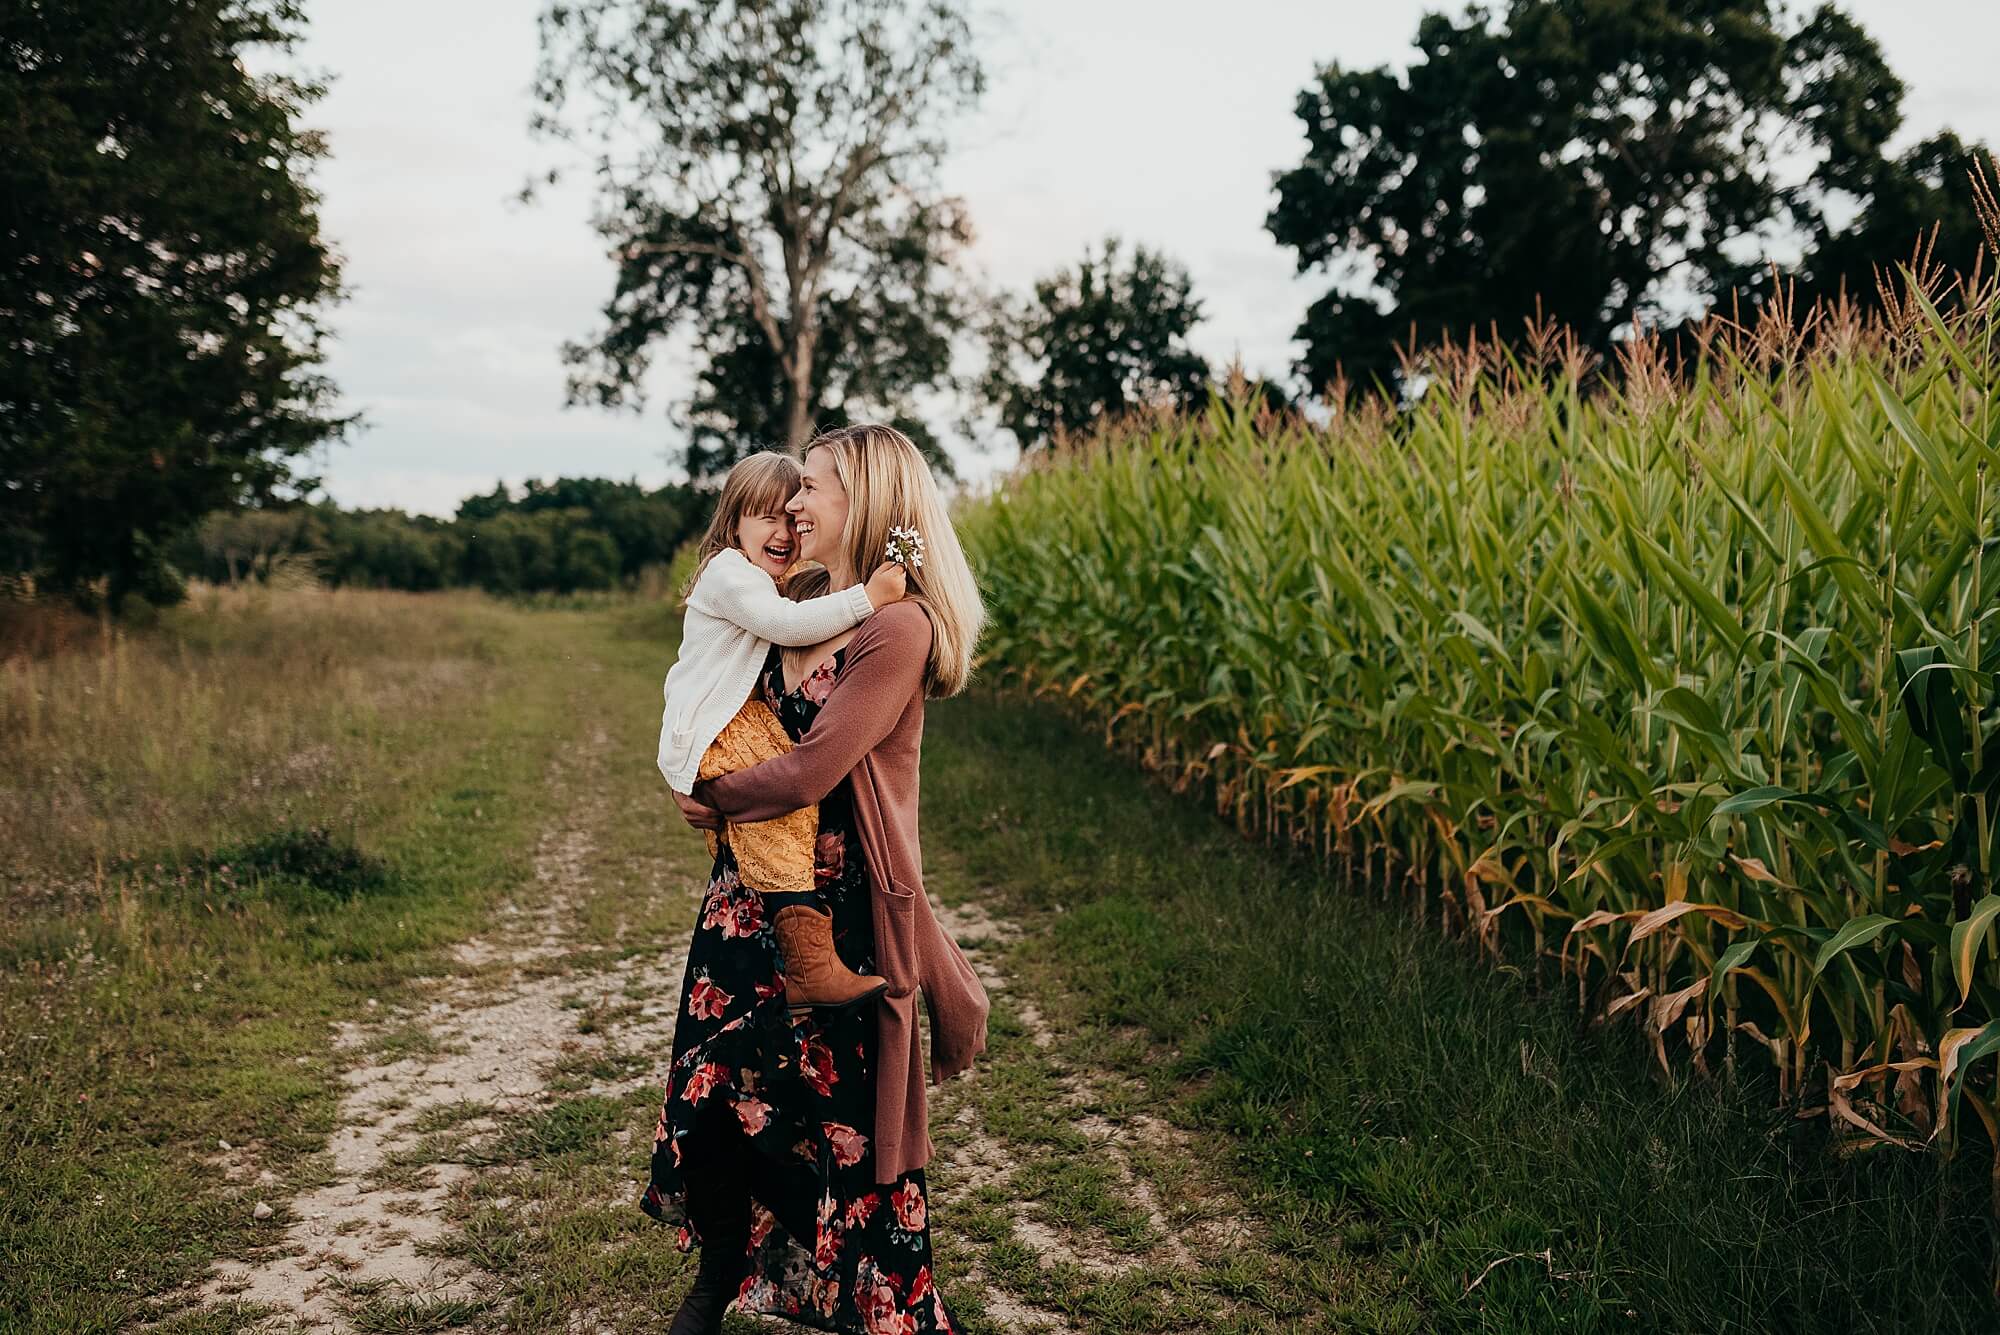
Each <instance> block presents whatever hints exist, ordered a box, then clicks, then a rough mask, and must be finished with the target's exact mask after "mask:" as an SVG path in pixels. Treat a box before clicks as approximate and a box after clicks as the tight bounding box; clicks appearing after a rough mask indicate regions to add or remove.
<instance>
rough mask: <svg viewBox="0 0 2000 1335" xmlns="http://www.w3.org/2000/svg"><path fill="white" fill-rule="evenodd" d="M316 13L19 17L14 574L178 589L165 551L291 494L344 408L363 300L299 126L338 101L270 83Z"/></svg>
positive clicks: (128, 6) (165, 593)
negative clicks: (346, 347) (355, 307)
mask: <svg viewBox="0 0 2000 1335" xmlns="http://www.w3.org/2000/svg"><path fill="white" fill-rule="evenodd" d="M301 22H302V19H301V11H300V7H299V5H298V4H297V3H296V0H129V2H128V3H123V4H119V5H113V6H108V7H107V6H104V5H101V4H91V3H85V2H84V0H42V3H37V4H32V5H9V6H7V7H6V8H5V9H4V10H0V126H4V127H5V130H4V133H5V137H6V139H7V141H8V146H7V151H6V152H5V153H4V154H0V560H4V561H5V562H6V563H7V566H8V567H9V568H10V569H11V570H13V571H15V572H24V573H27V574H30V575H31V576H32V577H33V578H34V579H35V580H36V582H37V584H38V585H39V586H40V587H41V588H43V589H44V590H48V591H61V592H66V593H70V594H72V595H75V596H78V597H79V598H82V599H84V600H86V601H87V600H88V599H89V598H90V597H91V590H92V588H93V586H94V584H95V582H96V581H97V580H99V579H103V580H104V581H105V590H106V595H107V597H108V600H109V602H110V603H111V604H112V605H113V607H114V608H115V607H116V606H118V605H119V604H120V603H122V601H123V600H124V598H125V597H126V596H127V595H128V594H131V593H135V592H136V593H139V594H142V595H144V596H146V597H148V598H153V599H157V600H166V599H171V598H173V597H175V596H177V595H178V581H177V578H176V577H175V576H174V574H173V572H172V571H171V569H170V568H169V567H168V566H167V564H166V561H165V558H164V553H165V550H166V548H167V545H168V544H169V543H170V542H171V541H172V540H173V538H174V537H175V535H176V534H178V533H180V532H182V531H184V530H186V529H188V528H189V527H191V526H192V525H193V524H194V523H195V522H196V521H197V520H199V519H200V517H201V516H202V515H204V514H206V513H207V512H208V511H210V510H212V509H215V508H218V507H222V506H226V505H231V504H236V503H241V502H244V501H257V500H261V499H264V498H268V497H270V496H272V495H273V494H274V493H276V492H277V491H278V490H279V489H280V488H283V487H284V486H285V484H286V483H288V482H291V481H294V479H293V477H292V472H291V461H293V460H294V459H296V458H298V456H300V455H301V454H303V453H304V452H305V451H307V450H308V449H310V448H311V447H313V446H315V445H318V444H320V443H322V442H324V441H327V440H329V439H331V438H334V437H337V436H339V435H341V434H343V433H344V431H345V430H346V429H347V427H348V426H349V425H351V423H352V422H353V421H354V420H355V419H354V418H352V417H337V416H332V415H330V414H329V411H328V409H329V407H330V405H331V403H332V400H333V397H334V392H333V387H332V386H331V385H330V384H329V383H328V382H327V380H326V379H325V378H324V377H322V376H320V375H318V374H316V373H314V372H313V371H312V368H313V367H315V366H316V365H318V364H319V363H320V362H321V361H322V353H321V346H322V340H323V338H324V330H323V328H322V326H321V324H320V317H319V309H320V307H321V306H323V305H325V304H327V303H330V302H332V301H334V300H336V299H338V297H339V296H340V295H341V293H340V288H339V266H338V263H337V262H336V260H335V259H334V257H333V256H332V255H331V254H330V253H329V251H328V249H327V246H326V244H325V243H324V242H323V241H322V240H321V238H320V234H319V218H318V214H317V211H316V206H317V203H318V199H317V196H316V195H315V194H314V193H313V192H312V191H311V190H309V189H308V188H307V187H306V184H305V175H306V172H307V170H308V168H309V167H310V166H311V164H312V163H313V162H314V161H315V160H316V159H318V158H319V157H321V156H322V155H323V154H324V152H325V145H324V143H323V142H322V140H321V137H320V136H319V135H318V134H317V133H314V132H312V131H308V130H302V129H300V128H298V127H297V125H296V124H295V120H296V118H297V117H298V116H299V114H300V113H301V112H302V111H303V109H304V108H305V107H306V106H307V105H308V104H310V103H311V102H312V101H314V100H315V99H317V98H318V97H319V96H321V94H322V93H323V92H324V85H322V84H319V83H314V82H306V81H301V80H298V79H294V78H290V77H285V76H276V75H274V76H267V77H262V78H253V77H252V76H251V75H250V74H249V73H248V72H247V71H246V70H245V68H244V66H243V63H242V60H241V56H242V53H244V52H245V51H246V50H249V49H251V48H255V47H266V46H268V47H276V48H279V49H281V50H289V49H290V48H291V47H292V46H293V44H294V43H295V42H296V41H297V40H298V37H299V33H300V25H301Z"/></svg>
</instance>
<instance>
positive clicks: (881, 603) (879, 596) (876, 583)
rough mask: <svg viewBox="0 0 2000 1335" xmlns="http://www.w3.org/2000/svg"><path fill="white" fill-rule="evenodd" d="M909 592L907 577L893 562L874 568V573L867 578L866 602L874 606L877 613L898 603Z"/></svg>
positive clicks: (901, 568)
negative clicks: (891, 604)
mask: <svg viewBox="0 0 2000 1335" xmlns="http://www.w3.org/2000/svg"><path fill="white" fill-rule="evenodd" d="M909 591H910V579H909V576H908V575H906V574H904V573H903V567H901V566H899V565H897V564H896V563H895V562H894V561H885V562H883V563H882V564H881V565H879V566H876V567H875V573H874V574H872V575H870V576H869V577H868V601H869V602H870V603H872V604H874V606H875V608H876V610H877V611H880V610H881V609H882V608H884V607H887V606H888V605H889V604H890V603H893V602H897V601H899V600H900V599H901V598H902V596H903V595H904V594H906V593H908V592H909Z"/></svg>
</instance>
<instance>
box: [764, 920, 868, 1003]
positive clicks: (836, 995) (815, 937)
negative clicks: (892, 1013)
mask: <svg viewBox="0 0 2000 1335" xmlns="http://www.w3.org/2000/svg"><path fill="white" fill-rule="evenodd" d="M771 925H772V927H774V928H775V929H776V930H777V933H778V949H779V951H781V952H782V953H783V954H784V957H785V1004H786V1005H787V1006H789V1007H792V1008H793V1009H795V1010H799V1009H804V1008H806V1007H809V1006H852V1005H854V1004H855V1003H856V1002H861V1001H866V1000H868V998H870V997H873V996H879V995H880V994H881V993H883V992H887V991H888V990H889V982H888V980H887V979H885V978H878V977H876V976H875V975H874V974H872V973H868V974H861V973H855V972H854V971H853V970H852V969H850V968H848V967H847V966H846V965H845V964H842V963H841V962H840V956H839V955H836V954H835V953H834V950H833V915H832V914H831V913H821V912H819V911H818V910H817V909H813V908H809V907H807V906H806V905H804V904H788V905H786V906H785V907H784V908H781V909H779V910H778V912H777V916H776V917H774V918H773V919H772V920H771Z"/></svg>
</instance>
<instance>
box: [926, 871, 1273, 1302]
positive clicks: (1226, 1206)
mask: <svg viewBox="0 0 2000 1335" xmlns="http://www.w3.org/2000/svg"><path fill="white" fill-rule="evenodd" d="M933 906H934V908H935V909H936V912H937V915H938V919H939V921H940V922H941V923H942V924H943V926H944V928H945V930H946V931H948V932H949V933H951V935H952V937H953V939H955V940H957V941H958V942H959V943H960V945H961V946H962V947H963V948H964V950H965V953H966V957H967V958H968V959H969V960H970V961H971V962H972V966H973V969H974V970H975V971H976V972H977V973H978V974H979V977H980V980H981V981H982V982H983V983H984V984H985V985H986V988H987V991H988V993H989V995H991V996H992V997H993V999H994V1004H995V1006H996V1008H997V1007H1006V1008H1008V1009H1010V1010H1011V1011H1012V1013H1013V1015H1014V1016H1015V1017H1016V1018H1017V1019H1018V1020H1019V1022H1020V1023H1021V1025H1022V1027H1023V1028H1024V1029H1025V1030H1026V1031H1027V1036H1028V1038H1029V1040H1030V1041H1031V1042H1032V1043H1033V1044H1034V1045H1035V1047H1036V1048H1037V1049H1040V1050H1041V1051H1042V1052H1043V1053H1050V1052H1052V1051H1053V1052H1057V1053H1059V1052H1060V1049H1061V1047H1062V1045H1063V1039H1064V1037H1065V1036H1064V1035H1063V1034H1062V1032H1061V1031H1060V1030H1058V1029H1057V1027H1056V1026H1054V1025H1053V1024H1051V1023H1050V1022H1049V1021H1048V1020H1047V1019H1045V1018H1044V1016H1043V1014H1042V1011H1041V1008H1040V1007H1039V1006H1038V1005H1037V1004H1036V1001H1035V999H1034V998H1032V997H1030V996H1027V995H1025V994H1024V993H1023V990H1022V989H1021V988H1020V987H1018V986H1017V984H1016V980H1014V979H1013V978H1012V977H1010V976H1009V975H1008V974H1007V973H1006V972H1005V971H1004V969H1003V967H1002V960H1001V958H1000V957H1001V956H1003V955H1004V954H1005V951H1006V949H1007V947H1008V946H1009V945H1011V944H1012V943H1013V942H1015V941H1017V940H1019V939H1020V937H1021V928H1020V927H1019V926H1018V925H1017V924H1015V923H1014V922H1012V921H1010V920H1008V919H1007V918H1004V917H1001V916H999V915H997V914H995V913H994V912H993V911H992V909H991V908H990V907H989V906H988V905H987V904H985V903H982V902H981V901H979V900H976V899H975V900H968V901H966V902H964V903H960V904H957V905H953V906H949V907H947V906H942V905H938V904H937V903H936V901H935V899H934V900H933ZM1055 1060H1057V1061H1058V1062H1059V1063H1061V1062H1062V1059H1061V1057H1060V1056H1057V1057H1056V1058H1055ZM979 1078H980V1063H978V1062H975V1063H974V1065H973V1068H972V1071H971V1072H970V1073H968V1074H967V1075H965V1076H962V1077H960V1078H959V1079H958V1080H956V1081H954V1082H953V1083H952V1084H951V1085H948V1086H946V1087H945V1088H944V1090H943V1091H941V1096H940V1099H939V1104H940V1106H939V1108H938V1113H939V1114H942V1115H943V1116H944V1117H945V1118H946V1119H948V1120H949V1122H950V1123H952V1124H953V1126H954V1128H955V1129H957V1130H959V1131H961V1132H962V1133H963V1134H960V1135H956V1136H954V1137H952V1142H953V1143H952V1145H951V1147H950V1148H949V1149H946V1150H943V1151H941V1152H940V1153H939V1155H938V1160H939V1162H938V1163H937V1165H936V1166H935V1167H934V1169H933V1173H934V1174H935V1185H934V1186H933V1190H935V1191H937V1193H938V1196H939V1201H940V1204H941V1205H943V1206H944V1209H943V1211H941V1213H940V1220H941V1221H942V1222H943V1223H944V1224H945V1225H946V1226H949V1223H950V1220H951V1216H952V1213H953V1206H954V1205H962V1204H965V1203H967V1201H968V1199H969V1197H970V1196H971V1195H972V1193H973V1192H974V1191H976V1190H977V1189H978V1188H979V1187H981V1186H983V1185H991V1184H996V1183H998V1184H1004V1185H1005V1186H1007V1187H1014V1188H1019V1187H1022V1186H1025V1185H1026V1184H1025V1183H1024V1182H1023V1179H1022V1175H1023V1174H1026V1173H1029V1172H1032V1171H1033V1165H1034V1163H1035V1161H1036V1159H1037V1157H1038V1156H1037V1154H1036V1153H1035V1152H1034V1151H1033V1150H1032V1149H1030V1148H1027V1147H1021V1146H1016V1145H1013V1144H1011V1143H1009V1142H1008V1141H1007V1140H1006V1139H1005V1138H1004V1137H1001V1136H996V1135H994V1134H993V1133H992V1132H991V1130H990V1129H989V1128H988V1127H987V1125H986V1123H985V1119H984V1117H983V1116H982V1115H981V1112H980V1106H979V1100H978V1092H977V1084H978V1081H979ZM1058 1088H1059V1090H1060V1098H1061V1101H1062V1104H1063V1106H1064V1108H1065V1109H1067V1110H1069V1116H1068V1117H1067V1119H1066V1124H1067V1125H1068V1126H1070V1127H1071V1128H1073V1129H1074V1130H1075V1131H1076V1132H1078V1133H1079V1134H1080V1135H1081V1136H1082V1137H1083V1139H1084V1141H1085V1144H1086V1146H1087V1148H1086V1150H1085V1151H1084V1153H1085V1154H1086V1155H1087V1156H1089V1157H1090V1158H1091V1159H1093V1160H1094V1161H1096V1162H1097V1163H1099V1164H1101V1165H1104V1166H1106V1167H1108V1168H1109V1169H1110V1170H1111V1173H1112V1175H1113V1177H1114V1179H1115V1181H1116V1183H1117V1189H1118V1190H1119V1192H1120V1193H1122V1197H1123V1199H1124V1201H1125V1202H1126V1203H1127V1204H1128V1205H1130V1206H1131V1207H1133V1208H1135V1209H1136V1210H1138V1211H1139V1212H1140V1213H1141V1214H1142V1215H1143V1216H1144V1218H1145V1221H1146V1224H1147V1226H1148V1227H1147V1230H1146V1237H1147V1240H1146V1243H1145V1245H1143V1246H1125V1247H1121V1246H1120V1245H1119V1244H1117V1243H1116V1242H1114V1241H1113V1240H1111V1239H1110V1238H1108V1237H1106V1236H1105V1235H1104V1234H1102V1233H1101V1232H1099V1231H1097V1230H1095V1229H1090V1228H1078V1227H1072V1226H1068V1225H1065V1224H1063V1223H1061V1222H1056V1221H1052V1220H1050V1219H1048V1218H1045V1217H1043V1215H1042V1214H1041V1212H1040V1211H1039V1210H1038V1209H1037V1207H1036V1205H1035V1204H1034V1203H1033V1201H1032V1200H1030V1199H1028V1197H1029V1196H1030V1194H1031V1193H1029V1192H1026V1191H1022V1190H1018V1189H1017V1190H1014V1191H1012V1192H1010V1193H1009V1194H1010V1195H1011V1196H1012V1198H1013V1199H1012V1200H1011V1201H1010V1202H1009V1203H1008V1204H1007V1205H1006V1206H1005V1207H1004V1214H1005V1216H1006V1221H1007V1224H1008V1226H1009V1230H1010V1240H1011V1241H1012V1242H1014V1243H1017V1244H1019V1245H1020V1246H1023V1247H1025V1248H1027V1250H1028V1251H1029V1252H1030V1253H1031V1254H1032V1255H1033V1257H1034V1259H1035V1262H1036V1264H1037V1266H1038V1267H1040V1268H1041V1269H1042V1270H1043V1271H1044V1272H1047V1271H1049V1270H1051V1269H1053V1268H1056V1267H1076V1268H1079V1269H1081V1270H1082V1271H1084V1272H1087V1273H1088V1274H1089V1275H1090V1276H1092V1277H1093V1278H1098V1279H1114V1280H1115V1279H1118V1278H1121V1277H1130V1276H1134V1275H1136V1274H1137V1273H1138V1272H1141V1271H1142V1270H1143V1271H1155V1272H1159V1271H1184V1272H1188V1273H1190V1274H1194V1273H1199V1272H1200V1271H1201V1270H1202V1269H1203V1265H1204V1263H1203V1261H1202V1259H1201V1258H1202V1257H1203V1256H1209V1257H1215V1256H1225V1255H1229V1254H1230V1253H1231V1252H1232V1251H1236V1250H1240V1249H1244V1248H1252V1249H1254V1248H1257V1247H1259V1246H1260V1243H1261V1230H1260V1228H1259V1227H1258V1224H1257V1222H1256V1221H1255V1220H1254V1219H1253V1218H1252V1217H1251V1216H1250V1215H1249V1214H1248V1213H1247V1212H1246V1211H1244V1209H1243V1208H1242V1203H1241V1201H1240V1200H1238V1199H1237V1198H1236V1197H1235V1196H1233V1195H1232V1194H1231V1193H1229V1192H1228V1191H1227V1190H1226V1189H1224V1188H1223V1187H1222V1185H1221V1184H1220V1183H1219V1182H1217V1181H1215V1180H1214V1179H1213V1178H1212V1177H1211V1176H1210V1175H1209V1174H1208V1173H1206V1172H1205V1171H1204V1170H1203V1168H1202V1165H1203V1164H1204V1163H1205V1161H1206V1156H1205V1155H1204V1154H1203V1152H1202V1150H1201V1149H1200V1147H1199V1145H1198V1144H1197V1143H1196V1140H1195V1137H1193V1136H1192V1135H1191V1134H1189V1133H1188V1132H1186V1131H1183V1130H1182V1129H1180V1128H1179V1127H1176V1126H1173V1125H1171V1124H1170V1123H1168V1122H1167V1121H1165V1120H1164V1119H1162V1118H1161V1117H1158V1116H1154V1115H1152V1114H1151V1113H1146V1112H1134V1113H1131V1114H1129V1115H1124V1116H1120V1117H1110V1116H1106V1115H1105V1114H1103V1113H1101V1112H1098V1111H1094V1110H1095V1109H1097V1108H1099V1107H1101V1106H1104V1105H1105V1104H1107V1103H1118V1102H1122V1099H1121V1098H1119V1097H1114V1096H1124V1097H1127V1098H1129V1097H1130V1096H1131V1095H1133V1094H1134V1093H1135V1092H1137V1093H1143V1091H1139V1090H1137V1089H1136V1084H1135V1082H1132V1081H1131V1080H1130V1079H1129V1077H1125V1076H1122V1075H1120V1074H1118V1073H1116V1072H1111V1071H1100V1070H1085V1069H1079V1068H1077V1067H1074V1066H1067V1065H1064V1067H1063V1070H1062V1074H1061V1076H1060V1078H1059V1081H1058ZM1169 1165H1171V1166H1172V1170H1171V1174H1168V1173H1165V1172H1163V1170H1164V1169H1166V1168H1167V1167H1168V1166H1169ZM1169 1175H1170V1176H1171V1178H1172V1182H1171V1186H1170V1188H1167V1187H1163V1185H1162V1184H1160V1183H1156V1181H1155V1178H1156V1177H1161V1178H1164V1177H1166V1176H1169ZM962 1245H965V1246H966V1247H967V1249H968V1250H971V1251H972V1252H973V1253H974V1256H975V1261H974V1265H973V1269H972V1273H971V1274H969V1275H964V1276H957V1277H952V1276H947V1277H946V1282H947V1284H950V1283H952V1282H953V1281H954V1280H956V1282H957V1283H958V1284H961V1285H965V1284H969V1285H970V1286H972V1287H973V1288H975V1289H977V1290H979V1291H980V1293H981V1298H982V1301H983V1303H984V1305H985V1309H986V1314H987V1316H988V1318H989V1319H990V1320H991V1321H992V1322H993V1323H995V1324H997V1325H998V1326H999V1328H1000V1329H1002V1330H1005V1331H1009V1332H1015V1331H1020V1332H1041V1333H1042V1335H1076V1329H1077V1328H1076V1327H1075V1326H1073V1325H1072V1324H1071V1323H1070V1322H1069V1321H1067V1320H1066V1319H1065V1318H1064V1317H1063V1315H1062V1314H1061V1313H1060V1312H1057V1311H1055V1310H1052V1309H1050V1308H1047V1307H1042V1306H1038V1305H1036V1303H1035V1302H1034V1301H1033V1300H1032V1298H1033V1296H1034V1295H1032V1294H1030V1293H1027V1292H1024V1291H1023V1288H1024V1286H1023V1285H1022V1284H1021V1283H1020V1282H1019V1278H1018V1276H1016V1277H1015V1278H1014V1282H1013V1283H1009V1281H1008V1277H1007V1276H1006V1275H1004V1274H1003V1273H1002V1271H1001V1268H1000V1267H996V1266H994V1265H992V1264H990V1263H989V1260H988V1253H989V1252H990V1251H991V1249H992V1246H993V1244H992V1243H990V1242H989V1243H986V1244H983V1245H982V1244H980V1243H977V1242H973V1243H969V1244H962Z"/></svg>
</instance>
